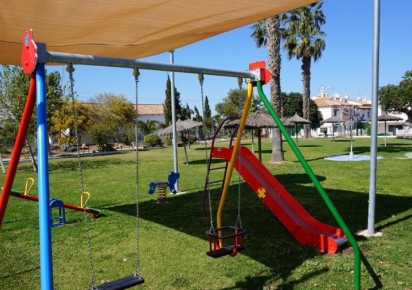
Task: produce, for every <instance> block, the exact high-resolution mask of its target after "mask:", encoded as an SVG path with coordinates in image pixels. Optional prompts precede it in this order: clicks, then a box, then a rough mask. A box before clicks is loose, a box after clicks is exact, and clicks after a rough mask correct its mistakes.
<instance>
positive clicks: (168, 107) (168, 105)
mask: <svg viewBox="0 0 412 290" xmlns="http://www.w3.org/2000/svg"><path fill="white" fill-rule="evenodd" d="M175 110H176V111H175V112H176V120H177V119H180V117H181V116H182V104H181V102H180V93H179V92H178V90H177V88H176V87H175ZM163 111H164V114H165V125H166V126H169V125H170V124H171V123H172V83H171V81H170V77H169V76H167V81H166V90H165V102H164V103H163ZM183 115H184V114H183Z"/></svg>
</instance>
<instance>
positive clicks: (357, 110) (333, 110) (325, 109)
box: [313, 92, 371, 135]
mask: <svg viewBox="0 0 412 290" xmlns="http://www.w3.org/2000/svg"><path fill="white" fill-rule="evenodd" d="M313 101H314V102H315V103H316V105H317V106H318V110H319V111H320V112H321V113H322V116H323V120H326V119H329V118H332V117H333V118H335V119H336V120H338V122H335V123H324V124H323V125H322V126H321V127H320V128H319V129H318V131H319V132H317V134H321V132H322V131H324V130H326V132H327V134H330V135H331V134H332V131H334V134H335V135H345V134H346V131H348V130H350V126H351V121H352V126H355V123H359V122H370V120H371V101H370V100H367V99H366V98H358V99H357V100H350V99H349V97H348V96H343V97H341V96H340V95H339V94H335V95H334V96H333V97H330V96H329V95H328V93H323V92H322V93H321V94H320V95H319V96H317V97H314V98H313ZM332 126H335V128H334V130H333V129H332ZM358 133H359V134H361V135H364V134H366V132H363V130H361V132H358Z"/></svg>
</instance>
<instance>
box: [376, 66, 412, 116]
mask: <svg viewBox="0 0 412 290" xmlns="http://www.w3.org/2000/svg"><path fill="white" fill-rule="evenodd" d="M379 102H380V104H381V106H382V108H383V109H384V110H385V111H389V112H394V111H398V112H402V113H405V114H406V115H407V117H408V122H409V123H412V70H409V71H406V72H405V74H404V75H403V77H402V81H401V82H400V83H399V85H387V86H384V87H381V88H380V89H379Z"/></svg>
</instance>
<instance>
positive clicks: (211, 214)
mask: <svg viewBox="0 0 412 290" xmlns="http://www.w3.org/2000/svg"><path fill="white" fill-rule="evenodd" d="M198 79H199V83H200V96H201V98H202V112H203V118H202V127H203V129H202V130H203V135H204V136H203V138H204V139H205V142H204V143H205V160H206V168H207V167H208V162H209V156H208V150H207V142H206V141H207V138H206V134H207V130H206V121H205V102H204V93H203V84H204V80H205V78H204V76H203V74H199V75H198ZM207 174H209V172H207ZM207 196H208V201H209V215H210V232H212V233H214V232H215V228H214V226H213V210H212V197H211V192H210V187H209V186H208V188H207Z"/></svg>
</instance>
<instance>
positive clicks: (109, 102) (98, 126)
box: [89, 94, 137, 151]
mask: <svg viewBox="0 0 412 290" xmlns="http://www.w3.org/2000/svg"><path fill="white" fill-rule="evenodd" d="M91 106H92V108H93V121H94V123H93V125H92V126H91V127H90V129H89V134H90V136H91V137H92V138H93V139H94V141H95V142H96V143H97V145H98V146H99V149H100V150H102V151H108V150H112V149H113V147H112V144H113V143H114V142H121V141H122V140H123V139H124V138H128V137H127V131H128V130H127V128H128V127H130V126H132V125H133V124H134V123H135V118H136V117H137V116H136V110H135V108H134V105H133V104H132V103H131V102H129V101H128V100H127V99H126V98H125V97H124V96H121V95H120V96H116V95H113V94H99V95H97V96H96V97H95V98H93V99H92V100H91Z"/></svg>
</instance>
